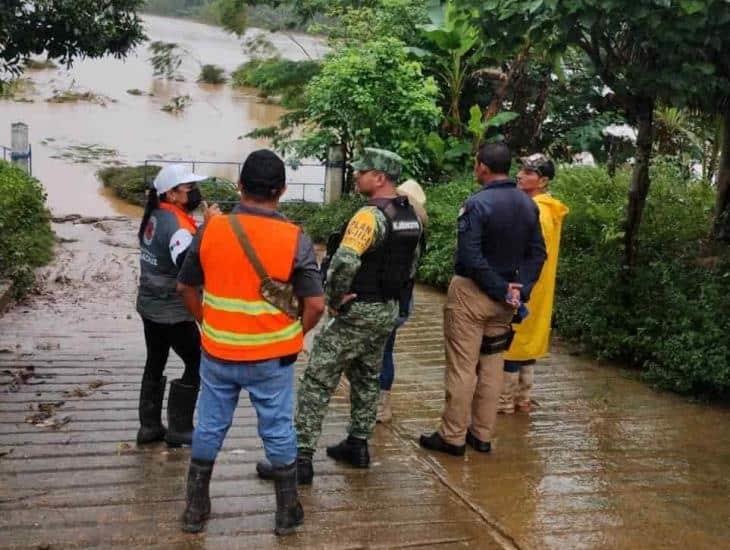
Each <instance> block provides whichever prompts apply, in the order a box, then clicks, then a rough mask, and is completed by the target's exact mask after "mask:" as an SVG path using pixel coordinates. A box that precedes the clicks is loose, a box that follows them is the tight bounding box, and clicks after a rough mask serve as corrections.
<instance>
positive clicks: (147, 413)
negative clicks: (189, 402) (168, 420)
mask: <svg viewBox="0 0 730 550" xmlns="http://www.w3.org/2000/svg"><path fill="white" fill-rule="evenodd" d="M165 382H167V378H165V377H164V376H163V377H162V378H161V379H160V380H159V381H154V380H145V379H144V378H143V379H142V389H141V390H140V391H139V423H140V428H139V431H138V432H137V444H138V445H142V444H144V443H152V442H153V441H161V440H162V439H163V438H164V437H165V432H166V431H167V430H166V429H165V426H163V425H162V420H161V416H162V399H163V397H165Z"/></svg>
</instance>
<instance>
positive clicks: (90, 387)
mask: <svg viewBox="0 0 730 550" xmlns="http://www.w3.org/2000/svg"><path fill="white" fill-rule="evenodd" d="M108 383H109V382H106V381H104V380H98V379H97V380H92V381H91V382H89V383H88V384H87V385H86V387H85V388H81V387H76V388H73V389H72V390H66V391H65V392H63V395H65V396H66V397H88V396H89V395H91V394H92V393H94V390H97V389H99V388H101V387H102V386H106V385H107V384H108Z"/></svg>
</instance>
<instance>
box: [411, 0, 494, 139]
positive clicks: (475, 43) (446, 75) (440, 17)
mask: <svg viewBox="0 0 730 550" xmlns="http://www.w3.org/2000/svg"><path fill="white" fill-rule="evenodd" d="M434 4H436V6H433V8H434V9H432V10H431V11H430V18H431V22H430V23H429V24H426V25H421V26H420V27H419V28H420V30H421V33H422V35H423V36H424V37H425V43H424V45H423V48H417V49H414V50H413V51H414V53H416V54H417V55H420V56H422V57H424V58H425V61H427V62H428V64H429V66H430V68H431V70H432V71H433V73H434V74H435V75H436V77H437V78H438V80H439V82H440V83H441V89H442V93H443V95H444V99H445V102H446V105H447V107H446V117H445V119H444V130H445V131H446V132H447V133H449V134H451V135H454V136H461V135H462V133H463V127H462V124H461V110H460V105H461V95H462V92H463V90H464V84H465V83H466V80H467V78H468V77H469V76H470V74H471V73H472V71H474V69H476V67H477V66H478V65H479V64H480V63H481V62H483V58H484V45H483V43H482V42H481V40H480V38H481V37H480V30H479V27H478V26H476V25H474V24H472V19H473V14H469V13H467V12H465V11H464V10H461V9H459V8H458V7H457V5H456V3H455V2H454V1H453V0H450V1H449V2H447V3H446V4H445V5H444V6H443V7H441V6H440V5H438V4H439V3H438V2H434Z"/></svg>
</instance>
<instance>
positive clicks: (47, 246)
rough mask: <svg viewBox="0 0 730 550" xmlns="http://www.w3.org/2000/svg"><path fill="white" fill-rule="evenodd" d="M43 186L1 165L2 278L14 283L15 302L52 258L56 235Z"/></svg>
mask: <svg viewBox="0 0 730 550" xmlns="http://www.w3.org/2000/svg"><path fill="white" fill-rule="evenodd" d="M45 201H46V194H45V192H44V191H43V187H42V186H41V184H40V182H39V181H38V180H37V179H35V178H32V177H30V176H29V175H27V174H26V173H25V172H23V171H22V170H21V169H20V168H18V167H16V166H13V165H12V164H10V163H8V162H5V161H0V228H2V235H3V236H2V239H0V278H7V279H10V280H11V281H12V282H13V288H14V293H15V297H16V298H21V297H22V296H24V295H25V294H26V293H27V292H28V291H29V290H30V289H31V288H32V287H33V284H34V281H35V274H34V271H33V270H34V268H36V267H39V266H41V265H44V264H46V263H48V262H49V261H50V260H51V258H52V257H53V231H52V230H51V225H50V216H49V213H48V210H46V205H45Z"/></svg>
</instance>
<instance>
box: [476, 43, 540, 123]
mask: <svg viewBox="0 0 730 550" xmlns="http://www.w3.org/2000/svg"><path fill="white" fill-rule="evenodd" d="M529 52H530V45H529V44H528V45H527V46H525V47H524V48H523V49H522V51H521V52H520V53H519V54H518V55H517V57H516V58H515V61H514V63H512V66H511V67H510V68H509V71H507V77H506V78H505V79H504V80H501V81H500V83H499V84H498V85H497V89H496V90H495V91H494V97H493V98H492V100H491V101H490V102H489V105H488V106H487V109H486V110H485V111H484V120H489V119H490V118H492V117H493V116H494V115H496V114H497V113H498V112H499V111H500V110H501V109H502V102H503V101H504V98H505V96H506V95H507V90H509V87H510V85H511V84H512V80H513V79H514V77H515V75H516V74H517V73H518V72H519V71H520V70H521V69H522V65H524V63H525V61H526V60H527V54H528V53H529Z"/></svg>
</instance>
